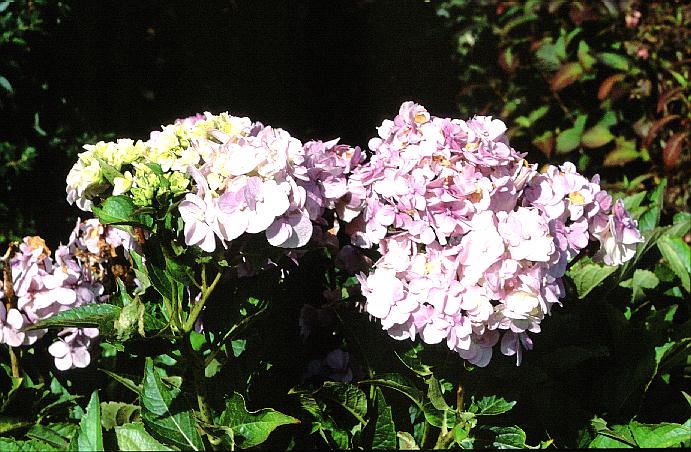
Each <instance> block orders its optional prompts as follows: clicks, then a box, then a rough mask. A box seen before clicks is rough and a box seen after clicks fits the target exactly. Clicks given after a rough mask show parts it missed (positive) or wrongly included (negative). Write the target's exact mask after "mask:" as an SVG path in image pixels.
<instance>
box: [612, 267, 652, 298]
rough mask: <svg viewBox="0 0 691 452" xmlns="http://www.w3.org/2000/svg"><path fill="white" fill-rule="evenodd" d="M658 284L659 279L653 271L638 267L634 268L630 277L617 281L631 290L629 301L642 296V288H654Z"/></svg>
mask: <svg viewBox="0 0 691 452" xmlns="http://www.w3.org/2000/svg"><path fill="white" fill-rule="evenodd" d="M658 284H660V280H659V279H658V278H657V276H655V273H653V272H651V271H650V270H641V269H640V268H637V269H636V271H635V272H634V273H633V277H632V278H631V279H627V280H626V281H622V282H621V283H619V285H620V286H621V287H626V288H629V289H631V290H632V292H631V301H634V302H635V301H638V300H640V299H641V298H642V297H643V295H644V292H643V289H654V288H656V287H657V285H658Z"/></svg>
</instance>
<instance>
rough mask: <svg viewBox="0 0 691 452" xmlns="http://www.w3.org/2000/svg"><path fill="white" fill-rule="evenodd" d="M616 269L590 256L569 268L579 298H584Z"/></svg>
mask: <svg viewBox="0 0 691 452" xmlns="http://www.w3.org/2000/svg"><path fill="white" fill-rule="evenodd" d="M616 269H617V268H616V267H610V266H608V265H604V264H596V263H594V262H593V261H592V260H591V259H590V258H583V259H581V260H579V261H578V262H576V263H575V264H574V265H573V266H572V267H571V268H570V269H569V271H568V275H569V277H571V279H572V280H573V282H574V284H575V285H576V291H577V292H578V298H581V299H583V298H585V297H586V295H588V294H589V293H590V292H591V291H592V290H593V289H594V288H596V287H597V286H599V285H600V284H601V283H602V281H604V280H605V279H607V277H608V276H609V275H611V274H612V273H614V272H615V271H616Z"/></svg>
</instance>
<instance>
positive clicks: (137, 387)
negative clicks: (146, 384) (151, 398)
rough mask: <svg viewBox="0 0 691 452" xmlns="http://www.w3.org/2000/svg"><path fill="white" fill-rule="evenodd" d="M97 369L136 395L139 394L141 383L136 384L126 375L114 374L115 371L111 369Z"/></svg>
mask: <svg viewBox="0 0 691 452" xmlns="http://www.w3.org/2000/svg"><path fill="white" fill-rule="evenodd" d="M99 370H100V371H101V372H103V373H105V374H106V375H108V376H109V377H110V378H112V379H113V380H115V381H117V382H118V383H120V384H121V385H123V386H124V387H126V388H127V389H129V390H130V391H132V392H134V393H136V394H137V395H139V393H140V392H142V385H138V384H136V383H135V382H134V381H132V380H131V379H129V378H127V377H123V376H121V375H118V374H116V373H115V372H111V371H109V370H106V369H99Z"/></svg>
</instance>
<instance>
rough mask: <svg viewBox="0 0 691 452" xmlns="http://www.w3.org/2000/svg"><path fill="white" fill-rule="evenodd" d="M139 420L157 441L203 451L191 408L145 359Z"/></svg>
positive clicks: (147, 359)
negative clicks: (140, 419)
mask: <svg viewBox="0 0 691 452" xmlns="http://www.w3.org/2000/svg"><path fill="white" fill-rule="evenodd" d="M141 407H142V420H143V421H144V426H146V428H147V431H149V433H151V435H152V436H153V437H154V438H156V439H157V440H159V441H161V442H163V443H167V444H170V445H172V446H176V447H178V448H180V449H192V450H203V449H204V444H203V443H202V439H201V436H199V432H198V431H197V428H196V422H195V420H194V416H193V414H192V410H191V409H190V408H189V406H188V405H187V403H186V401H185V399H184V397H183V395H182V394H181V393H180V389H179V388H176V387H174V386H168V385H167V384H166V383H164V382H163V380H162V379H161V376H160V375H159V373H158V372H157V371H156V369H155V368H154V362H153V360H152V359H151V358H146V363H145V365H144V381H143V382H142V392H141Z"/></svg>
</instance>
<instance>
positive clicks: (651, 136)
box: [642, 115, 679, 149]
mask: <svg viewBox="0 0 691 452" xmlns="http://www.w3.org/2000/svg"><path fill="white" fill-rule="evenodd" d="M675 119H679V115H667V116H664V117H662V118H660V119H658V120H657V121H655V122H654V123H653V125H652V126H650V129H649V130H648V133H647V134H646V136H645V139H644V140H643V145H642V146H643V147H644V148H646V149H647V148H649V147H650V145H651V144H653V140H655V138H656V137H657V134H658V133H660V130H661V129H662V128H663V127H664V126H665V125H666V124H668V123H670V122H672V121H674V120H675Z"/></svg>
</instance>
